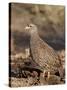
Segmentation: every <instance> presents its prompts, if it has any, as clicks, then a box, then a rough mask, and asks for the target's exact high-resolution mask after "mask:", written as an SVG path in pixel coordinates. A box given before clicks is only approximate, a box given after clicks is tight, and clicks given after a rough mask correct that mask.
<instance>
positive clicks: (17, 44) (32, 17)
mask: <svg viewBox="0 0 67 90" xmlns="http://www.w3.org/2000/svg"><path fill="white" fill-rule="evenodd" d="M9 6H10V9H9V21H10V22H9V34H10V36H9V41H10V45H9V46H10V47H9V52H10V55H9V66H10V67H9V86H11V87H22V86H36V85H55V84H64V83H65V7H64V6H54V5H38V4H21V3H12V4H10V5H9ZM29 23H34V24H36V25H37V27H38V33H39V35H40V37H41V38H42V39H43V40H44V41H46V42H47V43H48V44H49V45H50V46H51V47H53V48H54V49H55V50H56V51H57V53H58V55H59V57H60V59H61V62H62V64H63V73H64V76H63V78H61V77H60V76H59V74H56V75H51V76H50V78H49V79H48V77H47V76H46V77H45V78H44V79H43V78H42V75H41V74H42V72H41V70H40V68H39V67H38V66H37V65H36V64H35V63H34V62H33V61H32V59H31V56H30V52H29V53H26V51H25V50H26V49H27V50H29V49H30V47H29V41H30V37H29V35H28V33H27V32H26V31H25V30H24V28H25V26H26V25H28V24H29ZM34 67H35V68H34Z"/></svg>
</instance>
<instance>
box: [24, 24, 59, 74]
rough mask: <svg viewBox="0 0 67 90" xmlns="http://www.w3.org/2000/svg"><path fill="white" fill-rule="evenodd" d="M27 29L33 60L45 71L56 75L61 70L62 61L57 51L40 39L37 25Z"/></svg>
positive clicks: (31, 25)
mask: <svg viewBox="0 0 67 90" xmlns="http://www.w3.org/2000/svg"><path fill="white" fill-rule="evenodd" d="M26 29H28V30H29V33H30V47H31V53H32V56H33V60H34V61H35V62H36V63H37V64H38V65H39V66H40V67H41V68H42V70H43V71H44V70H45V71H50V72H51V71H52V72H53V73H55V72H56V71H57V70H58V69H59V68H60V61H59V58H58V55H57V53H56V51H55V50H54V49H53V48H52V47H51V46H49V45H48V44H47V43H46V42H44V41H43V40H42V39H41V38H40V36H39V34H38V31H37V27H36V25H33V24H30V25H29V26H28V28H26Z"/></svg>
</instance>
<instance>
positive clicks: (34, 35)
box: [31, 30, 39, 38]
mask: <svg viewBox="0 0 67 90" xmlns="http://www.w3.org/2000/svg"><path fill="white" fill-rule="evenodd" d="M38 36H39V35H38V32H37V30H33V31H31V37H33V38H37V37H38Z"/></svg>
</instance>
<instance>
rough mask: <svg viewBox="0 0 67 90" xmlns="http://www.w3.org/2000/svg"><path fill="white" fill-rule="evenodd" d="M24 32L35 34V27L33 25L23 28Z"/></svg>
mask: <svg viewBox="0 0 67 90" xmlns="http://www.w3.org/2000/svg"><path fill="white" fill-rule="evenodd" d="M25 30H26V31H28V32H30V33H33V32H36V31H37V27H36V25H34V24H29V25H27V26H26V27H25Z"/></svg>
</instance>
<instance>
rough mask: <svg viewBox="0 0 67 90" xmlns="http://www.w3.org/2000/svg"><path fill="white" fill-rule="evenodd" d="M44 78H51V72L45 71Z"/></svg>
mask: <svg viewBox="0 0 67 90" xmlns="http://www.w3.org/2000/svg"><path fill="white" fill-rule="evenodd" d="M43 77H47V78H49V77H50V72H49V71H45V70H44V72H43ZM45 79H46V78H45Z"/></svg>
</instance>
